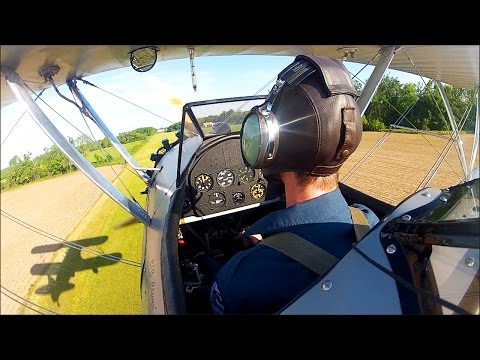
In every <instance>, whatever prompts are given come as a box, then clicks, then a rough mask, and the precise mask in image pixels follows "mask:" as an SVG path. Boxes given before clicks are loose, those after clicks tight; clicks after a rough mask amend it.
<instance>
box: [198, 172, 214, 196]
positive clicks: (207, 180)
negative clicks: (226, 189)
mask: <svg viewBox="0 0 480 360" xmlns="http://www.w3.org/2000/svg"><path fill="white" fill-rule="evenodd" d="M212 187H213V179H212V177H211V176H210V175H207V174H200V175H198V176H197V177H196V178H195V189H196V190H197V191H200V192H203V191H208V190H210V189H211V188H212Z"/></svg>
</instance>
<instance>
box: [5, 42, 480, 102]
mask: <svg viewBox="0 0 480 360" xmlns="http://www.w3.org/2000/svg"><path fill="white" fill-rule="evenodd" d="M140 47H141V46H140V45H139V46H135V45H130V46H128V45H108V46H107V45H91V46H89V45H76V46H71V45H68V46H66V45H33V46H32V45H6V46H5V45H2V47H1V49H2V51H1V68H2V69H9V70H14V71H16V72H17V73H19V74H20V75H21V76H22V78H23V79H24V80H27V81H30V83H29V85H30V87H31V88H32V89H33V90H34V91H39V90H41V89H44V88H46V87H49V86H50V85H49V84H48V83H45V82H44V80H45V79H44V78H43V77H42V74H40V73H39V70H40V69H42V68H44V67H45V66H48V65H55V66H58V67H59V72H58V74H56V75H55V82H56V84H57V85H62V84H65V82H66V81H67V80H68V79H70V78H72V77H85V76H89V75H93V74H97V73H100V72H104V71H108V70H114V69H118V68H122V67H126V66H129V65H130V63H129V59H130V58H129V54H130V53H131V52H132V51H133V50H135V49H137V48H140ZM383 47H385V46H383V45H302V46H293V45H237V46H234V45H195V46H190V48H193V49H194V55H195V57H198V56H220V55H277V56H296V55H300V54H305V55H321V56H328V57H332V58H343V57H345V58H347V59H348V61H351V62H357V63H362V64H367V63H369V62H371V61H373V63H375V60H377V59H375V57H376V56H377V54H378V53H379V50H380V49H382V48H383ZM157 48H158V59H159V61H165V60H172V59H179V58H188V56H189V54H188V49H189V46H185V45H183V46H173V45H167V46H165V45H158V46H157ZM412 64H414V65H415V66H412ZM389 68H390V69H394V70H399V71H404V72H407V73H411V74H415V75H418V74H422V76H426V77H428V78H431V79H435V80H439V81H441V82H443V83H447V84H450V85H453V86H456V87H463V88H473V87H476V86H478V84H479V51H478V46H477V45H471V46H465V45H405V46H398V47H397V48H396V50H395V57H394V58H393V59H392V61H391V63H390V66H389ZM14 101H16V98H15V96H14V94H13V93H12V92H11V90H10V88H9V87H8V86H7V84H6V81H5V79H4V78H3V77H2V80H1V106H2V107H4V106H7V105H9V104H11V103H12V102H14Z"/></svg>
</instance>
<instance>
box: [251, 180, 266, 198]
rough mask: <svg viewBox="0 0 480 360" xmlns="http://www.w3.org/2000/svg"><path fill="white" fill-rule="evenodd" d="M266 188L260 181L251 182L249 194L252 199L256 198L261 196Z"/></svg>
mask: <svg viewBox="0 0 480 360" xmlns="http://www.w3.org/2000/svg"><path fill="white" fill-rule="evenodd" d="M266 189H267V188H266V187H265V185H263V184H261V183H256V184H253V185H252V187H251V188H250V195H251V196H252V199H254V200H258V199H260V198H262V197H263V196H264V195H265V190H266Z"/></svg>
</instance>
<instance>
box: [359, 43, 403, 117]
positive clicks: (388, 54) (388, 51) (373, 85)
mask: <svg viewBox="0 0 480 360" xmlns="http://www.w3.org/2000/svg"><path fill="white" fill-rule="evenodd" d="M394 55H395V46H388V47H385V48H383V49H382V50H380V60H378V63H377V65H375V69H374V70H373V72H372V75H370V77H369V78H368V81H367V83H366V84H365V87H364V88H363V91H362V94H361V95H360V98H359V99H358V100H357V104H358V108H359V109H360V114H361V115H363V114H364V113H365V110H367V107H368V104H370V101H371V100H372V98H373V95H375V92H376V91H377V88H378V85H379V84H380V81H381V80H382V79H383V75H385V72H386V71H387V69H388V67H389V66H390V63H391V62H392V60H393V56H394Z"/></svg>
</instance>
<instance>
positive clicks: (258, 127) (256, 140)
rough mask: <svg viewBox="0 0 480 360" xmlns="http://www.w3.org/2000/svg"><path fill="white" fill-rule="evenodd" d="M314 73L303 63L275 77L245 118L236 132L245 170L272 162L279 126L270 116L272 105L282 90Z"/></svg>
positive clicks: (273, 115) (298, 62) (312, 68)
mask: <svg viewBox="0 0 480 360" xmlns="http://www.w3.org/2000/svg"><path fill="white" fill-rule="evenodd" d="M315 71H316V68H315V66H314V65H313V64H312V63H310V61H308V60H306V59H301V60H298V61H295V62H293V63H292V64H291V65H290V66H288V67H287V68H285V69H284V70H283V71H282V72H281V73H280V74H279V75H278V78H277V82H276V83H275V85H274V86H273V88H272V90H270V93H269V94H268V96H267V98H266V99H265V102H264V103H263V104H262V105H260V106H256V107H254V108H252V110H251V111H250V112H249V113H248V114H247V116H246V117H245V119H244V120H243V123H242V130H241V132H240V143H241V149H242V157H243V160H244V162H245V164H246V165H247V166H249V167H252V168H257V169H258V168H263V167H265V166H266V165H267V164H268V163H269V162H270V161H271V160H273V159H274V158H275V154H276V151H277V148H278V138H279V125H278V121H277V118H276V116H275V113H274V112H272V107H273V104H274V103H275V100H276V99H277V97H278V96H279V94H280V92H281V90H282V89H283V88H284V87H285V86H288V87H290V88H293V87H295V86H296V85H298V84H299V83H300V82H301V81H302V80H304V79H305V78H306V77H307V76H309V75H310V74H312V73H313V72H315Z"/></svg>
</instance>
